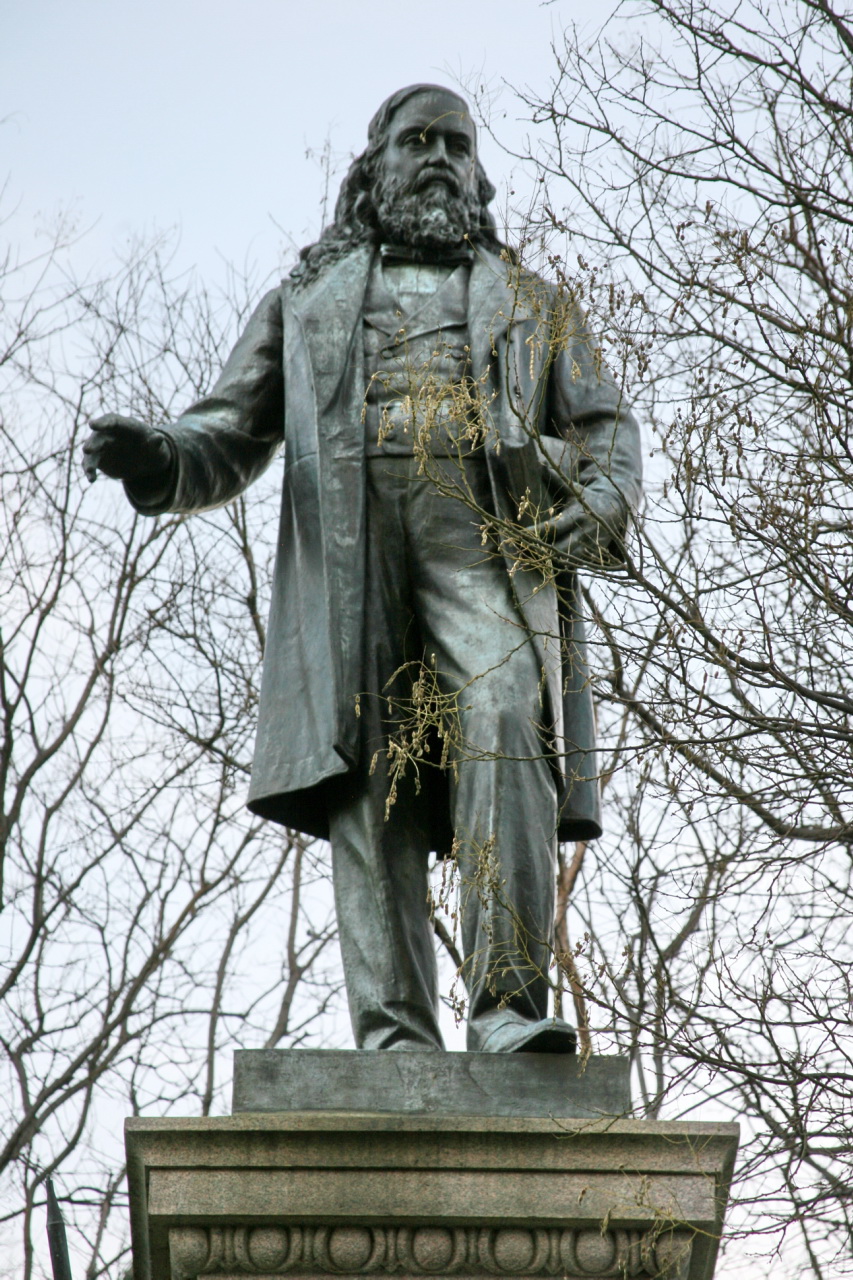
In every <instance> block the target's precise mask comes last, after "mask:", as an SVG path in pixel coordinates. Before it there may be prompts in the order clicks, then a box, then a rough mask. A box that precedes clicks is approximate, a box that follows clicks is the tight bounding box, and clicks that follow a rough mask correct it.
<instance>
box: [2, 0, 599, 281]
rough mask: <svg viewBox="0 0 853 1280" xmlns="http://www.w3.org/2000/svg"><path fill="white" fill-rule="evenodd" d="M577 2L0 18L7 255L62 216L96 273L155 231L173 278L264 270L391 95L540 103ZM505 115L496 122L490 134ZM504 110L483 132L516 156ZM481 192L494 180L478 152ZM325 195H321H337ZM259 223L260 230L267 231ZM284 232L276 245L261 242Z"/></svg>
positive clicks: (319, 5) (102, 1) (51, 11)
mask: <svg viewBox="0 0 853 1280" xmlns="http://www.w3.org/2000/svg"><path fill="white" fill-rule="evenodd" d="M607 7H608V5H607V3H605V4H604V5H594V4H589V3H584V0H555V3H551V4H544V5H543V4H539V3H537V0H430V3H429V4H428V5H421V4H414V3H407V2H406V0H397V2H396V3H394V2H393V0H372V3H371V2H370V0H362V2H360V3H359V2H358V0H315V2H314V3H313V4H311V3H309V2H299V0H144V2H143V0H6V3H5V5H4V6H3V17H2V19H0V121H2V124H0V140H2V149H0V180H5V182H6V193H5V197H4V200H3V203H2V206H0V212H2V213H5V215H6V219H7V221H6V223H5V226H4V232H5V237H4V238H8V239H10V240H12V241H13V242H18V243H21V241H23V242H24V243H26V242H27V241H28V239H29V237H30V236H32V235H33V234H34V232H37V231H38V229H39V228H41V227H43V226H45V225H50V224H51V222H52V221H53V220H55V218H56V216H57V214H58V213H59V212H60V211H67V210H69V209H71V210H72V211H73V214H74V217H75V221H76V223H77V225H78V226H79V227H80V229H81V230H82V229H89V230H88V234H87V235H86V236H85V238H84V239H83V242H82V244H81V245H80V246H79V248H78V249H77V250H75V257H76V260H77V261H78V262H80V263H82V264H86V265H89V266H104V265H106V263H107V261H108V260H109V258H110V257H111V256H112V253H113V251H115V250H118V251H120V250H121V248H122V246H123V245H124V244H125V243H126V242H127V241H128V239H133V238H135V237H137V236H139V235H140V234H143V235H144V234H147V233H150V232H152V231H154V230H155V229H157V230H165V229H169V228H173V227H177V228H179V229H180V233H181V247H180V253H179V265H180V266H182V267H185V266H191V265H197V266H198V267H199V269H200V271H201V272H202V274H203V275H204V276H206V277H208V278H209V277H214V278H219V277H220V276H221V274H222V266H221V263H222V260H223V259H225V260H226V261H229V262H233V263H235V264H237V265H238V266H239V265H242V264H244V263H245V262H246V261H247V259H248V260H250V261H252V262H254V263H255V264H256V266H257V267H258V268H259V270H260V273H261V276H266V274H267V273H268V272H269V271H275V270H277V269H278V267H279V264H280V263H281V260H282V257H283V250H284V246H285V245H286V239H285V236H284V235H283V234H282V231H283V232H286V233H288V234H290V235H292V236H293V238H294V240H295V241H296V242H297V243H298V244H302V243H304V242H305V241H306V240H308V239H311V238H313V236H314V235H315V234H316V231H317V229H318V225H319V207H320V199H321V194H322V185H323V183H322V176H321V170H320V167H319V165H318V162H317V160H316V159H310V158H308V157H306V154H305V153H306V150H307V149H308V148H313V149H315V150H320V149H321V148H322V146H323V144H324V141H325V140H326V139H327V138H329V139H330V141H331V144H332V147H333V149H334V151H335V152H337V153H339V154H340V153H343V154H346V153H350V152H353V151H360V150H361V149H362V148H363V146H364V142H365V138H366V128H367V122H368V120H369V118H370V116H371V115H372V114H373V112H374V111H375V109H376V107H377V106H378V105H379V103H380V102H381V101H382V99H383V98H385V97H386V96H387V95H388V94H389V93H391V92H393V91H394V90H395V89H398V88H400V87H401V86H402V85H405V84H409V83H412V82H414V81H420V80H429V81H435V80H437V81H439V82H444V83H450V84H453V83H458V82H459V81H460V80H461V81H462V82H463V83H472V82H474V83H477V84H485V85H486V86H487V87H488V88H489V89H490V90H491V91H501V90H502V86H503V85H504V84H505V83H507V82H508V83H509V84H513V85H521V86H523V85H533V86H536V87H537V88H538V89H540V90H543V89H544V88H545V87H546V86H547V83H548V81H549V79H550V76H551V74H552V70H553V58H552V55H551V51H550V44H551V39H552V36H553V35H554V34H558V33H559V32H561V31H562V29H563V28H564V27H566V26H568V25H569V24H570V23H572V22H575V23H577V24H578V25H579V27H580V28H581V29H582V30H583V31H585V32H586V33H587V34H588V35H592V34H593V32H594V31H595V30H596V29H597V28H598V26H599V25H600V22H601V20H602V18H603V17H604V13H605V10H606V8H607ZM504 110H505V111H506V113H507V115H506V118H505V119H502V118H500V117H501V112H502V111H504ZM519 114H520V110H519V108H518V106H517V105H516V103H515V102H514V100H513V97H512V94H511V93H510V92H509V91H507V90H503V91H502V92H500V97H499V110H498V111H497V112H496V117H495V119H496V123H497V125H498V128H499V131H500V132H501V134H502V136H503V137H504V138H505V139H506V140H508V141H510V142H513V141H517V140H518V138H519V137H520V135H521V133H522V126H520V125H519V124H517V123H516V120H515V118H516V117H517V116H518V115H519ZM483 158H484V161H485V163H486V167H487V171H489V173H490V176H491V177H492V178H493V180H494V181H496V182H499V180H500V179H501V178H502V177H506V176H507V175H508V171H509V162H508V161H507V160H506V158H505V157H504V156H502V155H501V154H500V153H499V152H498V150H497V148H496V147H495V146H494V145H493V144H492V143H490V142H489V140H488V139H486V140H484V141H483ZM339 180H340V175H338V176H337V177H336V178H335V180H334V187H335V190H336V189H337V184H338V182H339ZM273 220H275V221H273ZM276 223H277V224H278V226H279V227H280V228H281V229H282V230H279V229H277V227H276V225H275V224H276Z"/></svg>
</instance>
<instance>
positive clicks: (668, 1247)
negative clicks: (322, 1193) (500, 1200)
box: [169, 1224, 693, 1280]
mask: <svg viewBox="0 0 853 1280" xmlns="http://www.w3.org/2000/svg"><path fill="white" fill-rule="evenodd" d="M692 1238H693V1237H692V1233H691V1232H689V1231H666V1232H663V1233H660V1234H654V1233H650V1232H647V1233H642V1232H639V1231H621V1230H610V1231H600V1230H593V1229H590V1228H586V1229H580V1230H578V1229H574V1230H568V1229H559V1228H551V1229H530V1230H528V1229H526V1228H523V1227H498V1228H479V1227H440V1226H434V1227H397V1226H374V1225H371V1226H369V1227H368V1226H359V1225H356V1224H353V1225H347V1226H288V1227H283V1226H282V1227H272V1226H264V1227H227V1226H226V1227H173V1228H172V1229H171V1230H170V1232H169V1250H170V1258H171V1264H172V1276H173V1280H197V1277H199V1276H209V1275H210V1276H216V1275H222V1274H228V1275H231V1276H233V1275H238V1276H239V1275H247V1276H280V1275H293V1276H294V1277H297V1276H322V1275H376V1274H382V1273H384V1274H386V1275H392V1274H398V1275H401V1276H403V1275H405V1276H428V1275H434V1276H455V1277H459V1280H463V1278H464V1277H468V1276H471V1277H473V1276H485V1275H489V1276H525V1277H526V1276H560V1277H565V1280H575V1278H578V1280H580V1277H585V1276H598V1277H602V1280H604V1278H605V1277H611V1276H612V1277H620V1280H621V1278H622V1277H626V1278H627V1277H650V1276H655V1277H667V1280H680V1277H683V1276H686V1275H687V1272H688V1268H689V1263H690V1252H691V1246H692Z"/></svg>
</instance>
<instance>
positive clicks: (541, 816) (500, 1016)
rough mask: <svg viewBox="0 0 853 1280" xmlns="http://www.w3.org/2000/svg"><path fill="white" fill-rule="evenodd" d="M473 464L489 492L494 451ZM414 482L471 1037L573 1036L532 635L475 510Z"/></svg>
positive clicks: (564, 1041)
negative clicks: (558, 986)
mask: <svg viewBox="0 0 853 1280" xmlns="http://www.w3.org/2000/svg"><path fill="white" fill-rule="evenodd" d="M466 471H467V476H468V480H469V482H470V483H471V484H472V486H473V487H475V488H477V487H479V488H481V489H482V493H481V494H479V497H480V500H481V501H482V502H483V503H484V504H486V503H487V502H488V500H489V499H488V477H487V473H486V468H485V463H484V462H482V461H473V462H469V463H468V464H467V467H466ZM416 492H419V493H420V499H419V500H418V502H417V509H418V512H419V520H418V522H417V524H416V528H415V530H414V536H413V537H412V543H411V545H412V546H413V547H417V548H418V558H417V564H416V566H415V567H414V568H413V584H414V592H415V606H416V612H417V615H418V620H419V623H420V628H421V633H422V636H423V643H424V646H425V650H426V654H427V657H428V661H429V662H432V661H433V655H434V670H435V673H436V676H437V679H438V681H439V683H440V686H441V690H442V693H443V694H444V695H445V698H446V699H448V701H447V708H448V728H449V731H450V735H451V740H452V752H451V754H452V758H453V766H454V767H453V770H452V771H451V774H450V792H451V820H452V823H453V827H454V831H455V836H456V843H457V856H458V864H459V872H460V879H461V889H460V917H461V933H462V942H463V947H464V953H465V976H466V985H467V988H468V998H469V1017H468V1047H469V1049H473V1050H486V1051H493V1050H512V1049H518V1048H528V1047H529V1048H538V1049H555V1050H567V1049H571V1048H572V1047H573V1033H572V1031H571V1029H570V1028H568V1027H567V1026H565V1024H554V1023H553V1022H550V1021H546V1020H547V1015H548V999H549V990H550V984H549V978H548V971H549V967H550V965H551V961H552V958H553V950H552V938H553V920H554V897H555V870H556V825H557V787H556V781H555V778H554V773H553V769H552V766H551V763H550V761H549V759H548V739H547V732H546V731H544V730H543V723H542V722H543V718H544V717H545V715H546V708H545V707H544V706H543V695H542V679H541V674H542V673H541V669H540V665H539V658H538V656H537V651H536V647H535V646H534V645H533V644H532V643H531V641H530V638H529V636H528V634H527V632H526V630H525V627H524V624H523V622H522V619H521V618H520V616H519V614H518V612H517V609H516V606H515V603H514V600H513V597H512V592H511V588H510V583H509V577H508V574H507V570H506V566H505V564H504V562H503V560H502V558H500V557H498V556H494V555H490V554H489V553H488V551H487V550H484V548H483V546H482V543H481V539H480V531H479V529H478V528H477V526H476V521H475V519H474V517H473V516H472V513H471V512H470V510H468V509H467V508H466V506H465V505H464V504H463V503H461V502H459V501H456V500H454V499H452V498H447V497H440V496H438V495H437V494H435V493H434V492H432V491H431V490H430V488H429V486H423V485H422V486H421V488H420V489H419V490H416ZM454 704H455V709H454ZM454 722H455V723H454Z"/></svg>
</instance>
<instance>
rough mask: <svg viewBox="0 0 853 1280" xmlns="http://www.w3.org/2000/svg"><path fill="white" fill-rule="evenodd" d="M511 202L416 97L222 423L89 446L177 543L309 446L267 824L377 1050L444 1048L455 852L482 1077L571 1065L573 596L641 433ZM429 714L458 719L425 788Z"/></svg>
mask: <svg viewBox="0 0 853 1280" xmlns="http://www.w3.org/2000/svg"><path fill="white" fill-rule="evenodd" d="M493 196H494V189H493V187H492V186H491V184H490V183H489V181H488V179H487V178H486V176H485V173H484V172H483V170H482V167H481V165H480V163H479V161H478V158H477V149H476V133H475V128H474V125H473V123H472V120H471V116H470V113H469V110H468V107H467V105H466V103H465V102H464V101H463V99H461V98H460V97H458V95H456V94H455V93H452V92H450V91H449V90H447V89H442V88H439V87H436V86H433V85H413V86H411V87H409V88H406V89H403V90H401V91H399V92H398V93H395V94H394V95H393V96H392V97H391V98H389V99H388V100H387V101H386V102H385V103H384V104H383V105H382V107H381V108H380V109H379V111H378V112H377V114H376V116H375V117H374V119H373V120H372V122H371V124H370V128H369V134H368V146H367V149H366V150H365V152H364V153H363V155H361V156H360V157H359V158H358V159H357V160H356V161H355V162H354V163H353V165H352V167H351V169H350V171H349V174H348V175H347V178H346V180H345V181H344V183H343V186H342V189H341V192H340V196H339V199H338V202H337V206H336V210H335V220H334V223H333V224H332V225H331V226H330V227H329V228H328V229H327V230H326V232H325V233H324V235H323V236H322V238H321V239H320V240H319V241H318V242H317V243H316V244H314V245H312V246H310V247H308V248H307V249H305V250H303V253H302V256H301V261H300V263H299V264H298V266H297V267H296V268H295V269H294V271H293V272H291V275H290V277H289V278H288V279H287V280H285V281H284V283H283V284H282V285H281V286H280V287H279V288H276V289H273V290H272V291H271V292H270V293H268V294H267V296H266V297H265V298H263V300H262V301H261V303H260V305H259V306H258V308H257V310H256V311H255V313H254V315H253V316H252V319H251V320H250V321H249V324H248V326H247V328H246V330H245V332H244V333H243V335H242V337H241V338H240V340H239V342H238V343H237V345H236V347H235V348H234V350H233V352H232V353H231V355H230V356H229V358H228V361H227V363H226V365H225V367H224V369H223V371H222V374H221V376H220V378H219V380H218V381H217V383H216V385H215V386H214V387H213V389H212V390H211V392H210V394H209V395H207V396H206V397H204V398H203V399H202V400H200V401H198V402H197V403H196V404H194V405H192V406H191V407H190V408H189V409H188V410H187V412H186V413H185V414H184V415H183V416H182V417H180V418H179V419H178V420H177V421H176V422H174V423H172V424H170V425H168V426H165V427H152V426H148V425H145V424H143V423H141V422H137V421H135V420H133V419H129V418H124V417H119V416H117V415H112V414H111V415H108V416H106V417H103V418H100V419H98V420H97V421H95V422H93V423H92V428H93V431H92V435H91V437H90V439H89V441H88V442H87V443H86V445H85V446H84V451H85V465H86V469H87V473H88V474H89V476H90V478H92V479H94V477H95V475H96V474H97V472H98V471H102V472H104V473H105V474H106V475H108V476H113V477H117V478H119V479H121V480H123V481H124V484H125V489H126V491H127V495H128V497H129V499H130V501H131V502H132V503H133V505H134V507H135V508H136V510H137V511H139V512H142V513H144V514H147V515H152V516H153V515H158V514H160V513H162V512H167V511H170V512H171V511H181V512H192V511H201V510H206V509H209V508H211V507H215V506H218V505H220V504H222V503H225V502H229V501H230V500H231V499H232V498H235V497H236V496H237V495H238V494H240V493H242V491H243V490H244V489H245V488H246V487H247V486H248V485H250V484H251V482H252V481H253V480H254V479H255V478H256V477H257V476H259V475H260V474H261V472H262V471H264V469H265V468H266V467H268V466H269V464H270V463H271V462H272V460H273V458H274V457H275V456H276V454H277V453H278V451H279V449H280V447H281V444H282V441H284V445H285V466H284V484H283V495H282V508H281V525H280V532H279V542H278V556H277V563H276V569H275V576H274V581H273V584H272V605H271V612H270V619H269V628H268V642H267V653H266V658H265V660H264V670H263V679H262V684H261V697H260V708H259V724H258V734H257V743H256V748H255V757H254V765H253V773H252V782H251V789H250V793H249V801H248V803H249V807H250V808H251V809H252V810H253V811H254V812H255V813H258V814H260V815H262V816H264V817H266V818H269V819H271V820H272V821H275V822H279V823H283V824H285V825H287V826H290V827H295V828H297V829H298V830H300V831H303V832H306V833H308V834H309V835H313V836H318V837H324V838H328V839H329V840H330V841H331V847H332V866H333V879H334V888H335V897H336V905H337V913H338V924H339V930H340V940H341V950H342V955H343V963H344V971H345V976H346V984H347V993H348V999H349V1007H350V1013H351V1017H352V1024H353V1031H354V1036H355V1042H356V1044H357V1046H358V1047H359V1048H366V1049H396V1050H425V1049H440V1048H442V1038H441V1033H440V1030H439V1023H438V1016H437V1005H438V989H437V979H436V959H435V952H434V939H433V931H432V928H431V924H430V919H429V909H428V867H429V858H430V855H431V854H432V853H437V854H438V855H447V854H448V853H452V856H453V857H454V859H455V860H456V862H457V865H458V870H459V879H460V884H461V890H460V908H459V910H460V921H461V939H462V948H463V953H464V966H463V973H462V977H463V978H464V980H465V984H466V987H467V994H468V1032H467V1034H468V1047H469V1049H472V1050H478V1051H486V1052H504V1051H517V1050H537V1051H550V1052H570V1051H571V1050H572V1049H573V1048H574V1047H575V1033H574V1031H573V1029H572V1028H571V1027H569V1026H568V1025H567V1024H566V1023H565V1022H563V1021H562V1020H560V1019H558V1018H556V1017H553V1016H550V1017H549V1003H548V994H549V980H548V970H549V966H550V960H551V955H552V952H551V940H552V929H553V916H554V893H555V857H556V841H557V839H558V838H562V839H567V840H578V839H584V840H587V839H591V838H594V837H596V836H598V835H600V834H601V828H600V823H599V800H598V785H597V778H596V764H595V750H594V747H595V744H594V733H593V712H592V700H591V692H590V687H589V681H588V675H587V667H586V654H585V646H584V634H583V622H582V619H581V617H580V615H579V613H578V612H577V610H576V608H575V605H574V601H575V598H576V587H575V582H574V567H575V566H576V565H577V564H583V563H588V564H591V565H592V566H595V565H599V566H601V565H602V564H613V563H615V562H617V560H618V556H619V554H620V547H621V544H622V540H623V538H624V535H625V532H626V528H627V525H628V521H629V519H630V515H631V513H632V511H633V510H634V508H635V507H636V504H637V502H638V500H639V494H640V478H639V477H640V455H639V444H638V432H637V426H636V423H635V421H634V418H633V417H632V415H631V414H630V412H629V411H628V410H627V409H626V408H625V407H624V406H623V405H622V403H621V400H620V393H619V390H618V388H617V387H616V385H615V384H614V383H613V381H612V380H611V379H610V378H609V376H608V375H607V373H606V371H603V370H602V365H601V360H600V358H599V355H598V353H597V352H596V349H595V346H594V343H593V341H592V339H591V338H590V335H589V333H588V331H587V328H586V325H585V322H584V319H583V316H582V315H581V314H580V313H579V311H578V310H577V309H576V308H575V306H574V303H573V302H572V301H571V299H570V298H568V297H567V296H566V295H565V293H563V294H561V293H560V291H559V290H557V289H556V288H555V287H553V286H550V285H548V284H546V283H545V282H544V281H542V280H540V279H538V278H537V277H535V276H531V275H529V274H526V273H524V272H522V271H521V269H520V268H519V267H518V265H517V263H516V259H515V255H514V254H513V253H512V251H510V250H508V249H507V248H506V247H505V246H503V245H502V244H501V243H500V241H499V240H498V237H497V234H496V231H495V224H494V222H493V220H492V218H491V216H490V214H489V211H488V205H489V202H490V200H491V199H492V197H493ZM425 459H428V465H426V466H425V465H424V461H425ZM555 463H556V464H559V465H555ZM442 478H446V479H447V481H448V483H447V484H445V483H443V482H442ZM460 479H461V481H462V483H461V485H460V484H459V481H460ZM454 484H456V485H457V487H459V488H461V489H462V490H463V491H464V493H465V494H466V501H460V500H458V499H457V498H456V497H454V496H453V494H452V489H453V486H454ZM520 509H521V510H523V511H526V512H528V516H527V517H525V519H527V520H528V521H531V520H532V521H533V522H534V524H535V520H536V515H537V513H538V512H540V511H545V512H547V516H548V518H547V519H546V521H545V523H544V524H543V525H539V526H538V528H534V529H533V533H538V534H540V535H542V536H543V538H545V539H547V541H543V542H542V543H541V544H540V545H542V546H545V547H546V549H547V548H550V552H551V559H550V561H549V559H548V556H547V555H546V556H545V558H544V560H543V559H542V557H540V558H539V560H538V561H536V562H534V561H530V562H528V561H525V560H524V559H523V558H522V559H521V560H519V559H517V558H515V559H513V557H512V556H509V557H508V556H507V554H506V545H507V544H506V540H505V539H503V540H499V539H498V537H497V535H496V534H495V532H494V530H497V529H504V530H505V529H506V528H507V527H511V525H512V524H513V522H515V523H516V524H517V522H518V519H519V510H520ZM484 517H485V526H484ZM492 521H493V522H494V523H493V524H492V523H491V522H492ZM484 527H485V529H486V530H487V533H486V535H485V542H484V532H483V530H484ZM490 529H491V532H489V530H490ZM549 563H550V564H551V565H552V566H553V568H552V569H551V570H549V569H548V564H549ZM427 686H428V687H429V693H430V698H431V700H432V703H431V705H433V706H437V707H439V708H440V711H439V713H437V715H436V718H435V720H434V722H433V723H432V725H430V724H427V725H426V728H425V732H423V733H422V734H421V735H420V736H419V737H418V742H419V744H420V746H419V750H420V751H421V752H422V753H423V754H422V755H420V756H419V758H418V759H417V760H416V761H414V764H416V765H417V770H415V769H414V768H413V767H410V768H408V769H405V768H404V769H403V770H402V771H401V770H400V769H399V768H398V767H397V766H398V765H399V763H400V753H399V751H397V752H395V751H393V750H391V751H389V747H391V746H392V745H393V744H395V743H396V744H397V746H398V747H399V745H400V743H401V741H404V740H405V739H406V734H407V733H410V730H411V723H410V719H407V717H409V718H410V717H411V714H412V712H413V708H414V709H417V707H418V706H422V699H420V700H419V697H418V690H420V691H421V692H423V690H424V689H425V688H426V687H427ZM413 690H414V692H413ZM422 727H423V726H422ZM389 757H390V759H391V764H390V765H389ZM430 766H431V767H430Z"/></svg>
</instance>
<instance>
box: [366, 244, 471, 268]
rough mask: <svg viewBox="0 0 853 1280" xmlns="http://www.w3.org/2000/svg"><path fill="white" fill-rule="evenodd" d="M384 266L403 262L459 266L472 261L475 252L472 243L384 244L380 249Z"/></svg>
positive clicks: (422, 264) (397, 264)
mask: <svg viewBox="0 0 853 1280" xmlns="http://www.w3.org/2000/svg"><path fill="white" fill-rule="evenodd" d="M379 253H380V256H381V258H382V264H383V266H399V265H401V264H403V263H407V264H414V265H417V266H435V267H458V266H460V265H462V264H463V263H466V264H467V263H471V262H472V261H473V259H474V252H473V250H472V249H471V246H470V245H467V244H459V245H441V244H438V245H432V244H423V245H422V244H419V245H410V244H383V245H381V246H380V249H379Z"/></svg>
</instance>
